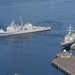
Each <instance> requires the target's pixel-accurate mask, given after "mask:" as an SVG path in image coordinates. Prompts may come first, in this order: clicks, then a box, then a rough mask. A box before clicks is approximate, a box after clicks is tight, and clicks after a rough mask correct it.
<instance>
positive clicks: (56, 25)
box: [0, 0, 75, 75]
mask: <svg viewBox="0 0 75 75" xmlns="http://www.w3.org/2000/svg"><path fill="white" fill-rule="evenodd" d="M20 16H22V18H23V22H24V23H27V22H29V23H32V24H33V25H41V26H50V27H51V28H52V30H51V31H46V32H38V33H30V34H23V35H14V36H6V37H0V75H14V74H15V73H17V74H19V75H65V74H64V73H63V72H61V71H60V70H58V69H57V68H55V67H54V66H53V65H52V64H51V62H52V60H53V59H54V58H55V56H56V54H57V53H59V52H60V51H61V50H62V48H61V46H60V42H61V41H62V40H63V38H64V36H65V35H66V34H67V31H66V28H67V27H69V26H70V25H72V26H73V27H75V1H74V0H8V1H7V0H0V28H3V29H4V30H6V27H7V26H8V25H9V24H10V23H11V21H12V20H13V19H14V21H15V23H16V24H20ZM73 54H74V55H75V53H74V52H73ZM66 63H67V62H66Z"/></svg>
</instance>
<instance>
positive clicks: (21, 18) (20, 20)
mask: <svg viewBox="0 0 75 75" xmlns="http://www.w3.org/2000/svg"><path fill="white" fill-rule="evenodd" d="M20 22H21V26H23V20H22V16H20Z"/></svg>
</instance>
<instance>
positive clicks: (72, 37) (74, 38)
mask: <svg viewBox="0 0 75 75" xmlns="http://www.w3.org/2000/svg"><path fill="white" fill-rule="evenodd" d="M67 31H68V34H67V35H66V36H65V38H64V40H63V41H62V42H61V43H60V45H61V46H62V48H65V49H70V46H71V45H72V44H74V42H75V33H74V29H73V28H72V26H71V25H70V26H69V27H68V29H67Z"/></svg>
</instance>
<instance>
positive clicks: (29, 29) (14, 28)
mask: <svg viewBox="0 0 75 75" xmlns="http://www.w3.org/2000/svg"><path fill="white" fill-rule="evenodd" d="M48 30H51V27H42V26H33V25H32V24H31V23H27V24H23V22H22V21H21V25H17V24H15V22H14V20H13V21H12V23H11V24H10V25H9V26H8V27H7V28H6V31H4V30H3V29H2V28H1V29H0V36H7V35H17V34H25V33H33V32H41V31H48Z"/></svg>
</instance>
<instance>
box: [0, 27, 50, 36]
mask: <svg viewBox="0 0 75 75" xmlns="http://www.w3.org/2000/svg"><path fill="white" fill-rule="evenodd" d="M49 30H51V29H50V28H47V29H41V30H40V29H39V30H25V31H19V32H4V33H0V36H8V35H19V34H27V33H35V32H43V31H49Z"/></svg>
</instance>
